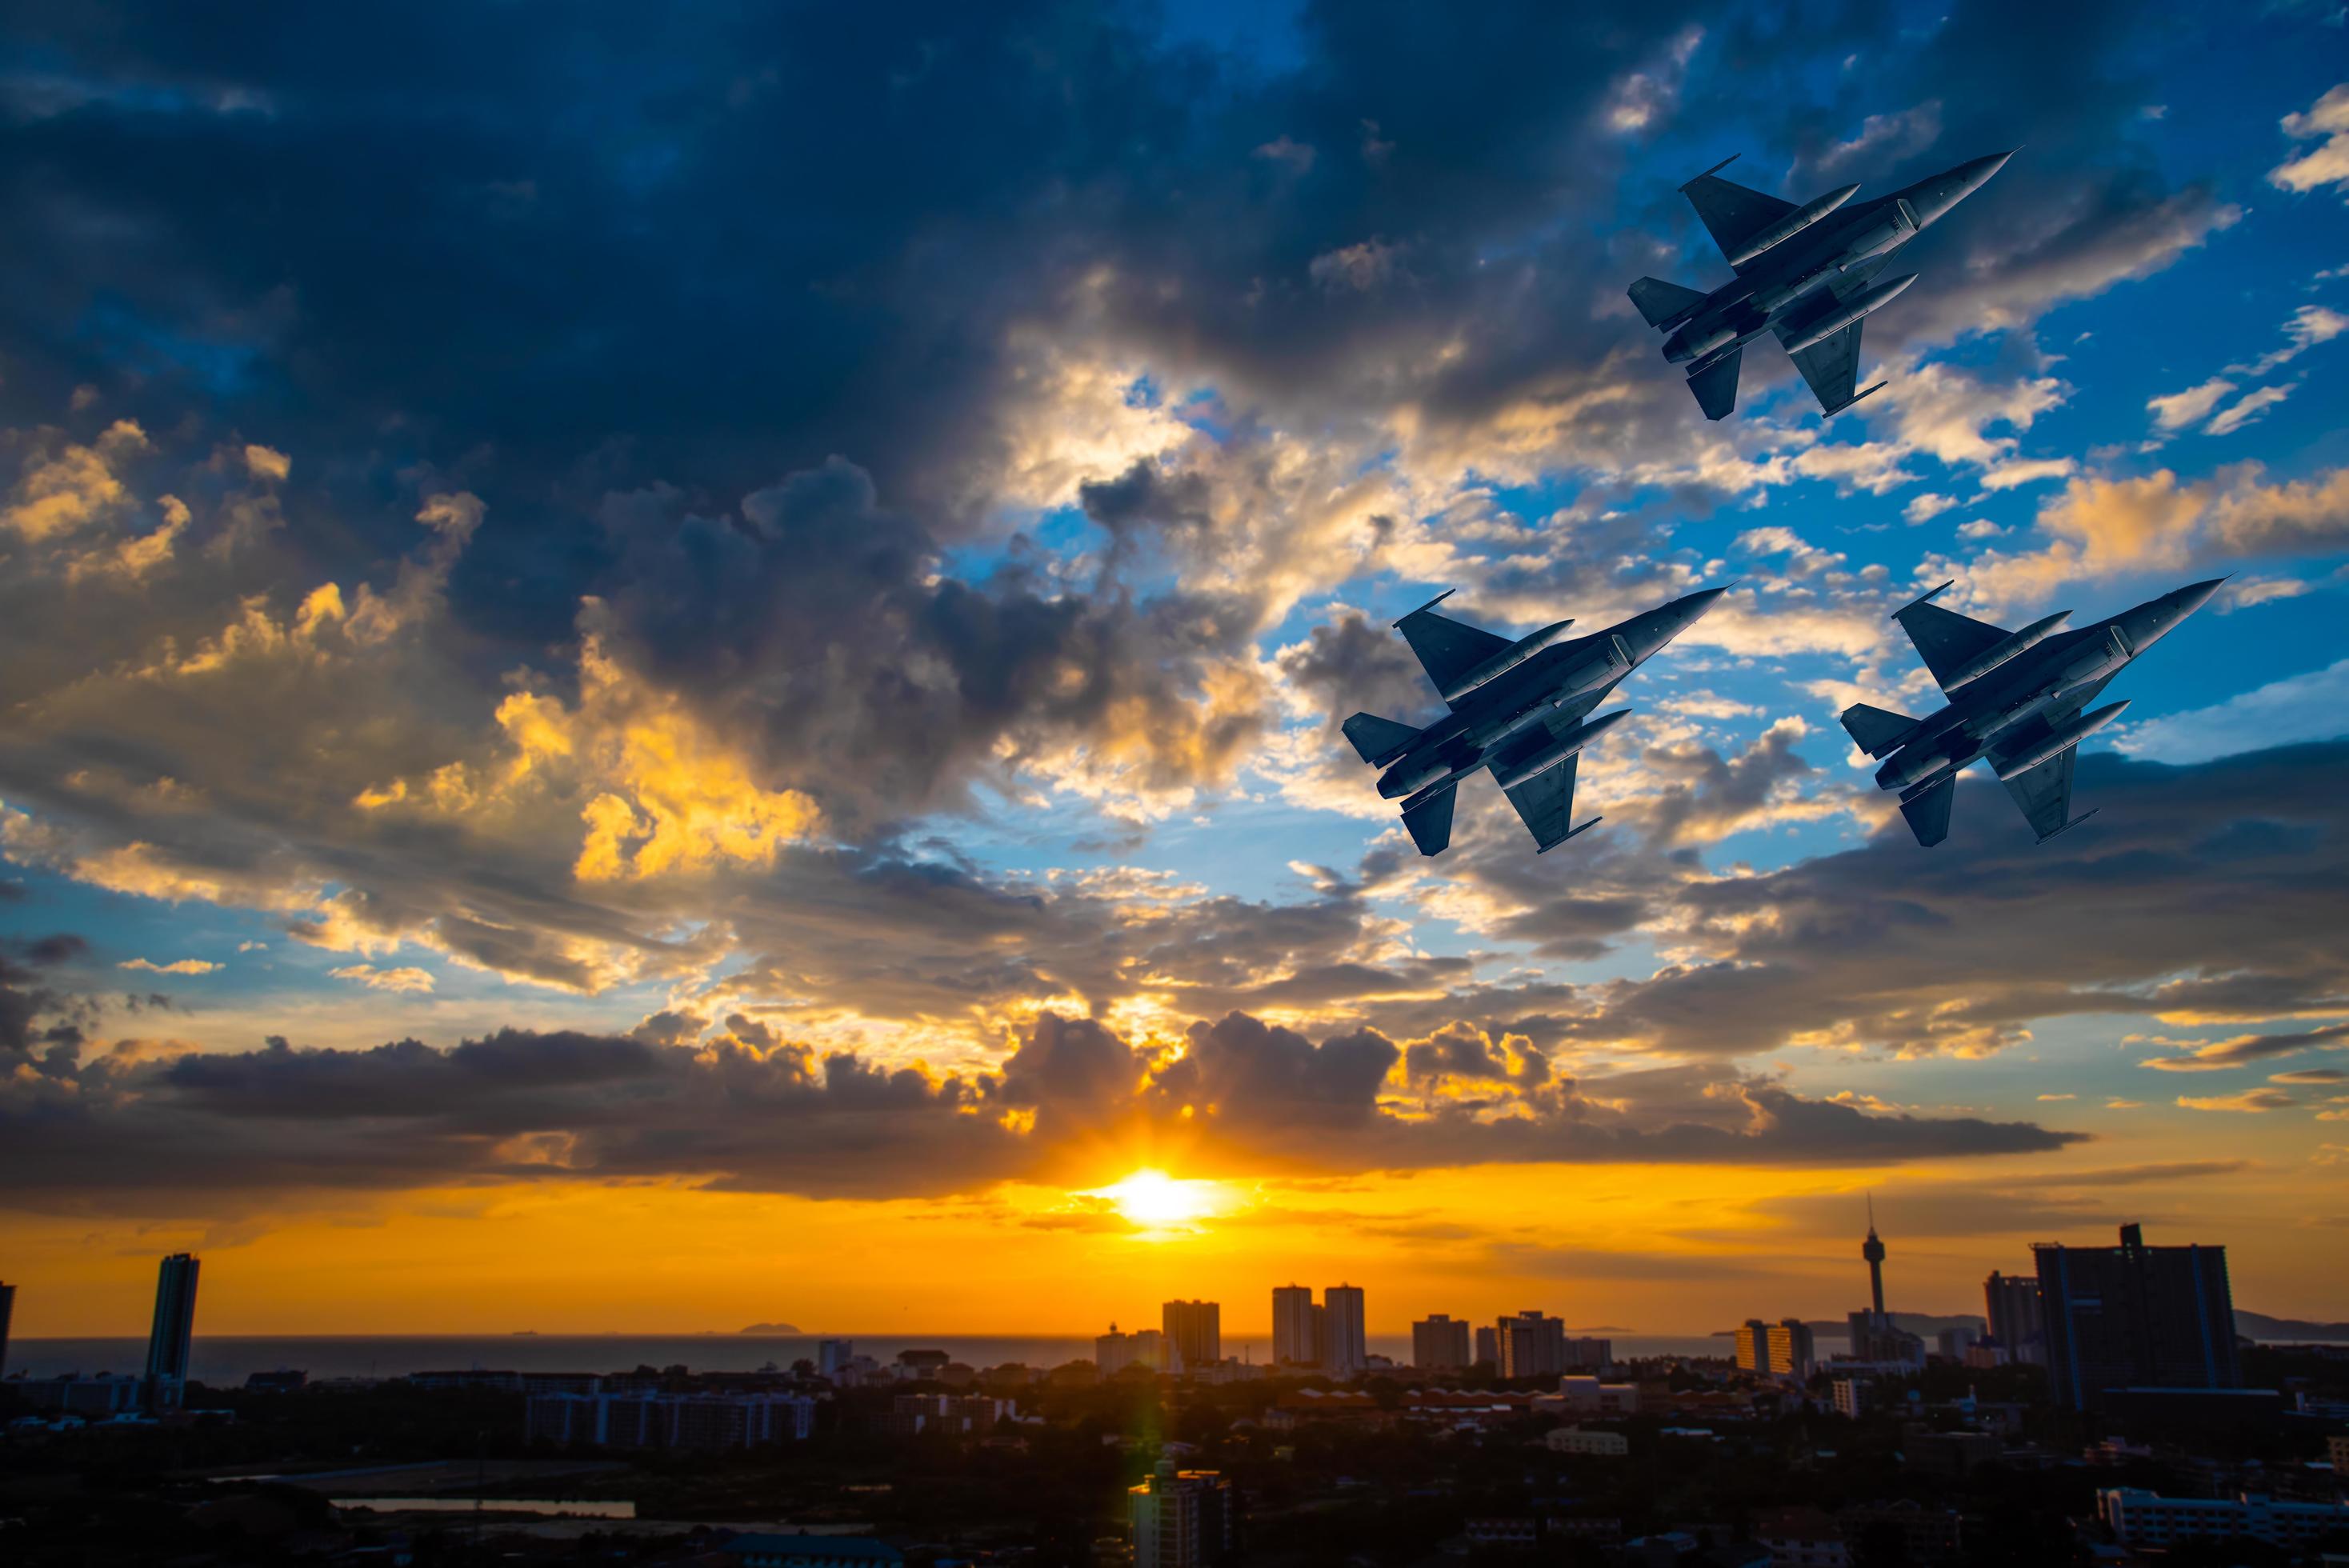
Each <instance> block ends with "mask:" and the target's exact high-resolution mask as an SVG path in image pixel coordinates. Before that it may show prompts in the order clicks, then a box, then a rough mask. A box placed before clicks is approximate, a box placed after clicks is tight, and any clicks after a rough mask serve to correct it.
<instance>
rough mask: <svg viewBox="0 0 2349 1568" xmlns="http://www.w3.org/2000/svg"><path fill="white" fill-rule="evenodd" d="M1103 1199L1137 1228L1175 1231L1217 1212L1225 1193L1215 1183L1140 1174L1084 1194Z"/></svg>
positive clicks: (1134, 1174) (1156, 1173)
mask: <svg viewBox="0 0 2349 1568" xmlns="http://www.w3.org/2000/svg"><path fill="white" fill-rule="evenodd" d="M1085 1195H1086V1196H1087V1197H1091V1198H1104V1199H1107V1200H1108V1201H1109V1202H1112V1203H1113V1204H1115V1205H1116V1206H1117V1212H1119V1213H1121V1214H1123V1215H1124V1216H1125V1217H1126V1218H1127V1219H1129V1220H1132V1221H1133V1222H1134V1223H1135V1224H1137V1225H1145V1226H1148V1227H1149V1228H1151V1229H1153V1230H1172V1229H1176V1228H1179V1227H1182V1226H1185V1225H1189V1224H1191V1223H1192V1222H1195V1221H1198V1220H1203V1219H1206V1217H1208V1216H1209V1215H1211V1214H1214V1213H1216V1212H1219V1211H1220V1210H1221V1208H1222V1206H1223V1205H1222V1200H1223V1189H1222V1187H1221V1186H1220V1184H1218V1183H1216V1182H1214V1181H1181V1180H1178V1179H1177V1178H1175V1177H1173V1176H1169V1175H1167V1174H1166V1173H1165V1172H1164V1171H1135V1172H1134V1173H1133V1175H1131V1176H1128V1177H1127V1178H1126V1179H1125V1180H1124V1181H1120V1182H1117V1183H1115V1184H1114V1185H1112V1186H1108V1187H1096V1188H1095V1189H1093V1190H1092V1191H1091V1192H1089V1193H1087V1194H1085Z"/></svg>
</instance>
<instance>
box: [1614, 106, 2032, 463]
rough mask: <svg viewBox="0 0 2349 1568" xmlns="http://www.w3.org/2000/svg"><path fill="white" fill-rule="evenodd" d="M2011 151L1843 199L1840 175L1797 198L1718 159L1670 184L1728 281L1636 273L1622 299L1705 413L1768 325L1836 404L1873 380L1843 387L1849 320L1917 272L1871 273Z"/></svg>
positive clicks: (1855, 348)
mask: <svg viewBox="0 0 2349 1568" xmlns="http://www.w3.org/2000/svg"><path fill="white" fill-rule="evenodd" d="M2013 156H2014V152H2013V151H2007V152H1994V153H1992V154H1991V155H1990V156H1989V157H1987V158H1977V159H1975V160H1973V161H1972V162H1971V163H1961V164H1959V165H1958V166H1957V167H1956V168H1955V169H1951V170H1944V171H1943V172H1941V173H1940V174H1936V175H1934V176H1933V177H1932V178H1931V179H1930V180H1920V181H1917V183H1916V184H1914V185H1910V186H1907V187H1904V188H1903V189H1901V190H1899V191H1894V192H1893V193H1892V194H1891V195H1889V196H1879V197H1878V198H1876V199H1875V200H1874V201H1859V202H1853V201H1852V200H1851V199H1852V196H1853V195H1854V193H1856V192H1857V191H1858V190H1859V187H1858V186H1857V185H1846V186H1843V187H1842V188H1840V189H1839V190H1835V191H1828V192H1827V193H1826V195H1824V196H1819V197H1816V198H1814V199H1813V200H1811V201H1806V202H1804V203H1803V204H1802V205H1801V206H1799V207H1797V206H1795V204H1794V203H1793V202H1791V201H1779V200H1778V198H1776V197H1775V196H1767V195H1764V194H1763V193H1762V192H1761V191H1748V190H1747V189H1746V188H1745V187H1744V186H1743V185H1735V184H1732V183H1731V182H1730V181H1726V180H1723V179H1720V178H1718V176H1719V175H1720V173H1721V171H1722V170H1723V169H1726V168H1728V167H1729V165H1730V164H1732V163H1734V162H1736V161H1737V160H1736V159H1735V158H1734V157H1731V158H1727V159H1724V160H1722V161H1721V162H1719V163H1716V164H1714V165H1713V167H1712V168H1711V169H1708V170H1705V171H1704V172H1703V173H1702V174H1700V175H1698V176H1697V177H1696V178H1695V179H1694V180H1692V181H1689V182H1688V183H1687V184H1685V185H1683V186H1682V187H1681V190H1682V191H1684V192H1685V193H1686V194H1687V196H1688V199H1689V204H1690V205H1691V206H1692V207H1694V208H1695V209H1696V215H1697V216H1698V217H1700V218H1702V219H1703V220H1704V226H1705V228H1706V229H1708V230H1710V231H1711V232H1712V234H1713V242H1714V243H1715V244H1717V245H1719V246H1720V247H1721V253H1722V254H1723V256H1725V257H1727V258H1728V260H1729V264H1730V266H1731V267H1733V269H1735V271H1736V273H1737V281H1736V282H1734V283H1728V284H1723V285H1722V286H1721V287H1719V288H1717V289H1715V290H1713V292H1712V293H1711V294H1702V293H1700V292H1699V291H1697V290H1695V289H1687V288H1682V287H1681V286H1680V284H1668V283H1666V282H1664V281H1663V280H1662V279H1661V278H1641V279H1640V281H1639V282H1638V283H1635V284H1632V285H1631V303H1632V304H1636V305H1638V306H1639V307H1640V315H1643V316H1645V317H1646V318H1647V320H1648V325H1650V326H1652V327H1655V328H1657V329H1659V330H1660V331H1663V332H1668V333H1670V334H1671V336H1669V337H1667V338H1666V339H1665V340H1664V358H1665V359H1666V360H1668V361H1670V362H1671V364H1674V365H1686V366H1688V384H1689V390H1690V391H1692V392H1693V393H1695V394H1696V401H1697V407H1700V408H1702V409H1703V410H1704V417H1705V418H1708V419H1718V418H1722V417H1723V415H1725V414H1727V413H1728V412H1729V411H1730V410H1731V409H1733V408H1734V407H1737V366H1738V360H1739V358H1740V357H1741V356H1743V355H1744V352H1745V346H1746V344H1747V343H1749V342H1751V341H1752V340H1753V339H1754V338H1756V337H1758V336H1760V335H1762V334H1763V333H1764V331H1768V332H1772V333H1775V334H1776V335H1777V338H1778V341H1779V342H1780V343H1781V344H1783V345H1784V346H1785V349H1786V353H1787V355H1788V356H1790V357H1791V358H1792V359H1793V360H1794V362H1795V369H1797V370H1799V371H1801V372H1802V373H1803V379H1804V380H1805V381H1807V382H1809V383H1810V387H1811V391H1812V394H1813V395H1814V396H1816V397H1817V398H1818V400H1819V407H1821V408H1823V409H1825V410H1826V413H1827V414H1828V415H1829V416H1830V417H1832V416H1834V415H1837V414H1840V413H1842V412H1843V411H1844V410H1845V409H1846V408H1848V407H1851V406H1852V405H1853V404H1854V403H1857V402H1858V401H1859V400H1860V398H1862V397H1868V395H1869V394H1870V393H1873V392H1877V391H1880V390H1881V389H1882V388H1883V387H1884V383H1883V382H1881V381H1879V382H1878V383H1877V384H1876V385H1875V386H1873V387H1869V388H1868V391H1867V392H1860V393H1857V394H1855V393H1854V392H1853V391H1852V384H1853V383H1854V382H1855V381H1857V380H1858V378H1859V327H1860V323H1861V322H1863V321H1865V320H1867V318H1868V315H1870V314H1872V313H1873V312H1875V311H1877V310H1879V309H1881V308H1882V307H1884V306H1885V305H1887V304H1891V303H1892V301H1893V299H1894V298H1895V297H1896V296H1897V295H1899V293H1900V291H1901V290H1903V289H1905V288H1907V287H1908V286H1909V284H1913V283H1915V282H1916V281H1917V274H1916V273H1901V274H1900V275H1899V276H1898V277H1890V278H1886V279H1884V280H1883V281H1882V282H1880V283H1879V282H1878V281H1877V274H1878V273H1881V272H1882V271H1884V268H1885V266H1886V264H1887V263H1889V262H1890V261H1891V260H1892V258H1893V257H1895V256H1897V255H1899V253H1900V251H1901V248H1902V247H1903V246H1905V245H1907V244H1908V243H1909V241H1911V240H1913V239H1915V238H1916V237H1917V235H1918V234H1919V233H1920V232H1922V231H1923V230H1925V229H1928V228H1930V227H1931V226H1932V224H1933V223H1934V222H1935V221H1937V220H1938V219H1939V218H1940V216H1941V215H1942V214H1943V213H1945V212H1947V211H1949V210H1950V209H1951V208H1952V207H1954V206H1956V205H1957V204H1958V203H1959V202H1961V201H1964V200H1965V199H1966V198H1967V197H1969V196H1971V195H1972V194H1973V193H1974V192H1975V191H1978V190H1980V189H1982V183H1983V181H1987V180H1988V179H1989V178H1990V177H1991V176H1992V175H1993V174H1995V173H1997V172H1998V171H1999V170H2001V169H2002V168H2004V167H2005V166H2006V160H2008V159H2010V158H2012V157H2013ZM1847 203H1849V204H1848V205H1847Z"/></svg>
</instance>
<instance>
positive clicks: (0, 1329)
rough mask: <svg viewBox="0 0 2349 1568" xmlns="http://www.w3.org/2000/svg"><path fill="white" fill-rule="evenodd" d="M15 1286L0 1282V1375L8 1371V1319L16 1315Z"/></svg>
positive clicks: (2, 1375) (4, 1374)
mask: <svg viewBox="0 0 2349 1568" xmlns="http://www.w3.org/2000/svg"><path fill="white" fill-rule="evenodd" d="M14 1315H16V1286H15V1285H13V1284H0V1377H5V1376H6V1375H7V1372H8V1320H9V1318H11V1317H12V1316H14Z"/></svg>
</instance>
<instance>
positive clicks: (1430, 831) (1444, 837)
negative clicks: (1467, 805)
mask: <svg viewBox="0 0 2349 1568" xmlns="http://www.w3.org/2000/svg"><path fill="white" fill-rule="evenodd" d="M1459 798H1460V790H1459V788H1458V787H1457V786H1456V785H1455V786H1454V787H1453V788H1451V789H1439V790H1437V791H1436V793H1435V794H1434V796H1433V798H1432V799H1427V800H1424V801H1422V802H1421V803H1420V804H1418V805H1416V806H1413V807H1412V808H1411V809H1410V810H1407V811H1405V812H1404V813H1403V814H1402V825H1403V828H1404V829H1405V830H1407V831H1408V832H1409V833H1410V834H1411V841H1412V842H1413V843H1414V844H1417V845H1418V846H1419V852H1420V853H1421V854H1423V855H1440V854H1442V853H1443V852H1444V851H1445V850H1446V849H1448V848H1450V847H1451V844H1452V806H1453V802H1454V801H1455V800H1457V799H1459Z"/></svg>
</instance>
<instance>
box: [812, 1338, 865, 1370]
mask: <svg viewBox="0 0 2349 1568" xmlns="http://www.w3.org/2000/svg"><path fill="white" fill-rule="evenodd" d="M855 1359H856V1343H855V1341H854V1340H849V1339H819V1340H817V1341H816V1342H815V1371H816V1376H817V1377H839V1376H840V1369H841V1368H842V1367H845V1366H847V1365H848V1364H849V1363H850V1362H851V1361H854V1360H855Z"/></svg>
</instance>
